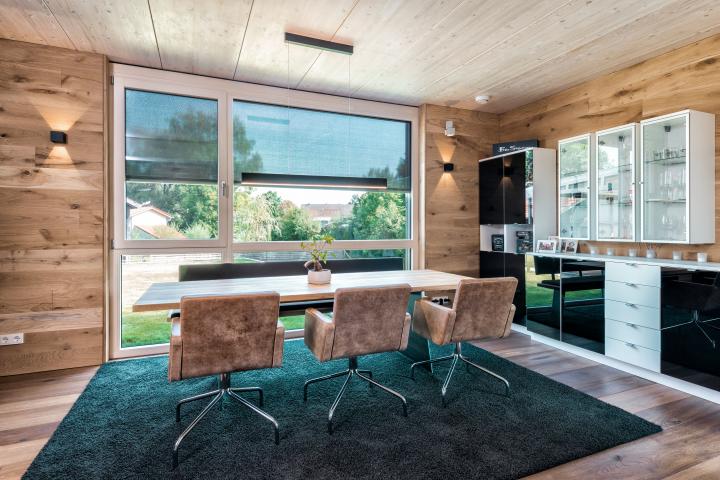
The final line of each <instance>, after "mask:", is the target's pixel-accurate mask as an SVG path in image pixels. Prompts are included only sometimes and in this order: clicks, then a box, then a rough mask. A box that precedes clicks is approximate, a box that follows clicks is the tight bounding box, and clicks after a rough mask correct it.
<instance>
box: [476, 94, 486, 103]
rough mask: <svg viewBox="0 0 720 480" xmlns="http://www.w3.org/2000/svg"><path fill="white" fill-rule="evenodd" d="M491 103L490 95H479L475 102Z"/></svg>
mask: <svg viewBox="0 0 720 480" xmlns="http://www.w3.org/2000/svg"><path fill="white" fill-rule="evenodd" d="M489 101H490V95H477V96H476V97H475V102H477V103H479V104H483V103H488V102H489Z"/></svg>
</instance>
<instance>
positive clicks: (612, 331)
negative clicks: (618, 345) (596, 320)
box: [605, 319, 660, 351]
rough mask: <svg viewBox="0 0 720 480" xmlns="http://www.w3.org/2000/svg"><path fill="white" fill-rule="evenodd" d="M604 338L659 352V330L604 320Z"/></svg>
mask: <svg viewBox="0 0 720 480" xmlns="http://www.w3.org/2000/svg"><path fill="white" fill-rule="evenodd" d="M605 336H606V337H610V338H613V339H615V340H620V341H621V342H628V343H632V344H633V345H639V346H641V347H645V348H649V349H651V350H657V351H660V330H656V329H653V328H646V327H641V326H639V325H634V324H632V323H625V322H618V321H617V320H610V319H605Z"/></svg>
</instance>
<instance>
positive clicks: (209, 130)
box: [125, 89, 218, 183]
mask: <svg viewBox="0 0 720 480" xmlns="http://www.w3.org/2000/svg"><path fill="white" fill-rule="evenodd" d="M217 140H218V106H217V101H216V100H208V99H205V98H195V97H186V96H182V95H169V94H165V93H155V92H144V91H140V90H130V89H127V90H125V178H126V179H127V180H128V181H130V180H138V181H153V180H154V181H167V180H174V181H178V182H184V183H195V182H202V183H216V182H217V178H218V141H217Z"/></svg>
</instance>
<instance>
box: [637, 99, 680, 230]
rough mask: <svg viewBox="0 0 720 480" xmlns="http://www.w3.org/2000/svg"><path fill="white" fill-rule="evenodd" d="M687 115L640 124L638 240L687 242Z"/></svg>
mask: <svg viewBox="0 0 720 480" xmlns="http://www.w3.org/2000/svg"><path fill="white" fill-rule="evenodd" d="M687 143H688V115H687V114H686V113H683V114H679V115H677V116H671V117H663V118H660V119H657V120H648V121H646V122H643V123H642V152H643V154H642V156H643V159H642V217H643V227H642V240H643V241H646V242H650V241H652V242H684V241H687V234H688V228H687V222H688V218H687V217H688V209H687V193H688V192H687V186H688V162H687V159H688V156H687V152H688V145H687Z"/></svg>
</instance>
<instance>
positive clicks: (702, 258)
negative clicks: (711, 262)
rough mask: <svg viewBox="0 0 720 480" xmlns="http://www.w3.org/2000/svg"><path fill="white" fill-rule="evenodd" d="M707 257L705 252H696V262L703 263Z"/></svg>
mask: <svg viewBox="0 0 720 480" xmlns="http://www.w3.org/2000/svg"><path fill="white" fill-rule="evenodd" d="M707 259H708V255H707V252H698V254H697V261H698V262H700V263H705V262H707Z"/></svg>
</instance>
